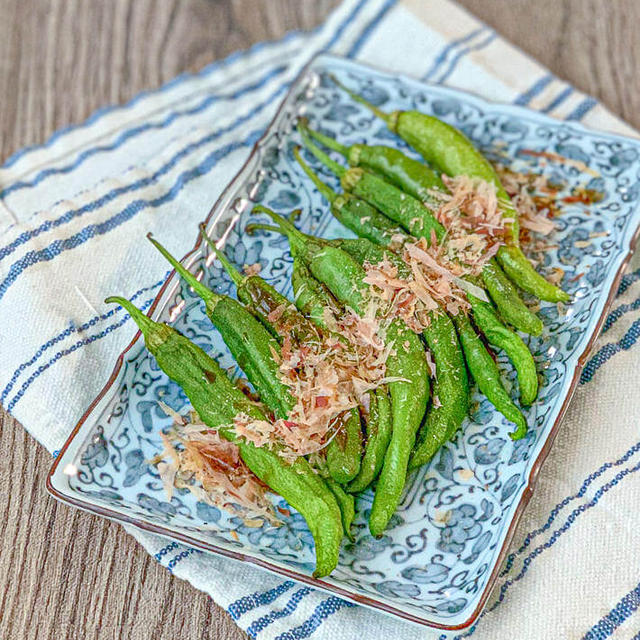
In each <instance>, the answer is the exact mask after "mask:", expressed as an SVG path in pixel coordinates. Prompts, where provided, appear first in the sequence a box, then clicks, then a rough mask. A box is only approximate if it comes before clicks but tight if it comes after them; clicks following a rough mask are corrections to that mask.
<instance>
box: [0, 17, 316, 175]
mask: <svg viewBox="0 0 640 640" xmlns="http://www.w3.org/2000/svg"><path fill="white" fill-rule="evenodd" d="M321 27H322V24H321V25H318V27H316V28H314V29H313V30H311V31H309V32H306V33H309V34H313V33H314V32H316V31H318V30H319V29H320V28H321ZM303 33H305V32H304V31H290V32H289V33H287V34H286V35H285V36H284V37H283V38H281V39H279V40H271V41H267V42H257V43H256V44H254V45H252V46H251V47H249V48H248V49H244V50H242V51H234V52H233V53H232V54H231V55H229V56H227V57H226V58H223V59H222V60H216V61H214V62H212V63H210V64H208V65H206V66H205V67H203V68H202V69H200V71H196V72H195V73H181V74H179V75H177V76H176V77H175V78H172V79H171V80H170V81H169V82H167V83H165V84H164V85H162V86H160V87H158V88H157V89H151V90H148V91H141V92H140V93H138V94H136V95H135V96H134V97H133V98H132V99H131V100H129V102H126V103H125V104H116V105H109V106H106V107H101V108H100V109H97V110H96V111H94V112H93V113H92V114H91V115H90V116H89V117H88V118H87V119H86V120H85V121H84V122H82V123H80V124H73V125H69V126H67V127H63V128H61V129H58V130H57V131H56V132H55V133H54V134H53V135H52V136H51V137H50V138H49V139H48V140H47V141H46V142H44V143H43V144H34V145H29V146H27V147H23V148H22V149H20V150H19V151H16V152H15V153H14V154H12V155H11V156H9V158H7V160H6V161H5V162H4V164H2V165H1V166H0V169H7V168H9V167H11V166H12V165H14V164H15V163H16V162H17V161H18V160H19V159H20V158H22V157H23V156H25V155H27V154H29V153H31V152H33V151H36V150H38V149H46V148H48V147H50V146H51V145H52V144H53V143H54V142H56V141H57V140H58V139H59V138H61V137H63V136H65V135H66V134H68V133H71V132H72V131H77V130H78V129H84V128H86V127H88V126H90V125H92V124H94V123H95V122H97V121H98V120H100V119H101V118H102V117H104V116H105V115H108V114H109V113H112V112H114V111H127V110H129V109H130V108H131V107H133V106H135V105H136V104H137V103H138V102H140V100H142V99H144V98H148V97H150V96H153V95H158V94H161V93H164V92H165V91H167V90H169V89H172V88H173V87H174V86H176V85H178V84H181V83H182V82H185V81H186V80H190V79H193V78H198V77H204V76H207V75H209V74H210V73H213V72H214V71H217V70H218V69H221V68H223V67H226V66H229V65H230V64H232V63H234V62H236V60H239V59H240V58H243V57H248V56H249V55H252V54H254V53H256V52H258V51H261V50H262V49H266V48H270V47H273V46H274V45H278V44H284V43H285V42H288V41H289V40H292V39H294V38H296V37H299V36H300V35H302V34H303Z"/></svg>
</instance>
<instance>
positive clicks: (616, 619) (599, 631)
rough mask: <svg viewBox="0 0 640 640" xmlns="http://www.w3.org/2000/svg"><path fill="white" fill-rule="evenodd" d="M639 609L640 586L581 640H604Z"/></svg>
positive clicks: (628, 594)
mask: <svg viewBox="0 0 640 640" xmlns="http://www.w3.org/2000/svg"><path fill="white" fill-rule="evenodd" d="M639 607H640V584H638V585H637V586H636V588H635V589H632V590H631V591H630V592H629V593H627V595H626V596H625V597H624V598H622V600H620V602H618V604H616V606H615V607H614V608H613V609H611V611H609V613H608V614H607V615H606V616H604V617H603V618H602V619H601V620H600V621H599V622H598V623H597V624H596V625H594V626H593V627H592V628H591V629H590V630H589V631H588V632H587V633H586V634H585V636H584V638H583V639H582V640H605V638H609V637H611V636H612V635H613V632H614V631H615V630H616V629H617V628H618V627H619V626H620V625H621V624H622V623H623V622H624V621H625V620H626V619H627V618H628V617H629V616H630V615H631V614H633V613H635V612H636V611H637V610H638V608H639Z"/></svg>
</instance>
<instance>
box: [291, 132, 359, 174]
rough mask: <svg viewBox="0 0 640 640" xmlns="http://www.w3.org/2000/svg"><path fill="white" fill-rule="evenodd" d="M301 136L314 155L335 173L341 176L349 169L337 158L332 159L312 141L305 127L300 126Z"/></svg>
mask: <svg viewBox="0 0 640 640" xmlns="http://www.w3.org/2000/svg"><path fill="white" fill-rule="evenodd" d="M299 131H300V137H301V138H302V142H303V143H304V146H305V147H306V148H307V149H308V150H309V151H311V153H313V155H314V156H315V157H316V158H317V159H318V160H319V161H320V162H321V163H322V164H323V165H324V166H325V167H327V169H329V171H331V172H332V173H335V174H336V175H337V176H338V177H339V178H341V177H342V176H343V175H344V172H345V171H346V170H347V169H346V168H345V167H343V166H342V165H341V164H338V163H337V162H336V161H335V160H332V159H331V158H330V157H329V156H328V155H327V154H326V153H325V152H324V151H322V149H320V148H319V147H317V146H316V145H315V144H313V142H312V141H311V138H310V137H309V134H308V133H307V131H306V129H305V128H304V127H300V128H299Z"/></svg>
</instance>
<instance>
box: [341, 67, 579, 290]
mask: <svg viewBox="0 0 640 640" xmlns="http://www.w3.org/2000/svg"><path fill="white" fill-rule="evenodd" d="M333 81H334V82H335V83H336V85H337V86H339V87H340V88H342V89H343V90H344V91H345V92H346V93H347V94H349V95H350V96H351V97H352V98H353V99H354V100H356V101H357V102H360V103H361V104H363V105H365V106H366V107H367V108H368V109H370V110H371V111H372V112H373V113H374V114H375V115H376V116H378V117H379V118H381V119H382V120H383V121H384V122H385V124H386V125H387V127H389V129H390V130H391V131H393V132H394V133H397V134H398V135H399V136H400V137H401V138H402V139H403V140H404V141H405V142H406V143H407V144H409V146H411V147H413V148H414V149H415V150H416V151H417V152H418V153H419V154H420V155H421V156H422V157H423V158H424V159H425V160H426V161H427V162H429V163H430V164H431V165H432V166H433V167H435V168H437V169H438V170H439V171H441V172H442V173H445V174H447V175H449V176H457V175H466V176H470V177H472V178H479V179H480V180H484V181H485V182H488V183H490V184H493V185H495V187H496V194H497V196H498V198H499V199H500V201H501V203H502V205H503V207H502V209H503V215H504V216H505V217H506V218H509V219H510V223H509V225H508V230H509V233H508V235H507V245H506V246H503V247H501V248H500V250H499V251H498V254H497V258H498V261H499V262H500V264H501V265H502V267H503V269H504V270H505V272H506V273H507V275H508V276H509V278H511V280H512V281H513V282H514V283H515V284H517V285H518V286H519V287H520V288H521V289H523V290H524V291H527V292H529V293H531V294H533V295H534V296H537V297H538V298H540V299H541V300H547V301H549V302H567V301H568V300H569V295H568V294H567V293H565V292H564V291H563V290H562V289H560V288H559V287H556V286H555V285H554V284H552V283H551V282H548V281H547V280H545V279H544V278H543V277H542V276H541V275H540V274H539V273H538V272H537V271H536V270H535V269H534V268H533V265H532V264H531V263H530V262H529V260H527V258H526V256H525V255H524V253H522V250H521V249H520V238H519V224H518V212H517V211H516V209H515V207H514V206H513V203H512V202H511V198H510V197H509V194H508V193H507V192H506V190H505V188H504V187H503V186H502V183H501V182H500V178H499V177H498V174H497V173H496V171H495V169H494V168H493V167H492V166H491V164H490V163H489V161H488V160H487V159H486V158H485V157H484V156H483V155H482V154H481V153H480V152H479V151H478V150H477V149H476V148H475V146H474V145H473V143H472V142H471V141H470V140H469V138H467V137H466V136H465V135H464V134H463V133H462V131H460V130H458V129H456V128H455V127H452V126H451V125H449V124H447V123H446V122H443V121H442V120H440V119H439V118H436V117H435V116H430V115H428V114H426V113H421V112H420V111H415V110H409V111H393V112H391V113H386V112H384V111H382V110H381V109H379V108H378V107H376V106H374V105H372V104H371V103H370V102H368V101H367V100H365V99H364V98H363V97H362V96H359V95H358V94H356V93H355V92H353V91H351V90H350V89H347V88H346V87H345V86H344V85H343V84H342V83H340V82H339V81H338V80H337V78H335V76H334V77H333Z"/></svg>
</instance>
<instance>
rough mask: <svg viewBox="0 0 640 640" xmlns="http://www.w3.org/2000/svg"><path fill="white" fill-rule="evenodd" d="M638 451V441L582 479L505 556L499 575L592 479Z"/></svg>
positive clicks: (639, 449) (589, 484)
mask: <svg viewBox="0 0 640 640" xmlns="http://www.w3.org/2000/svg"><path fill="white" fill-rule="evenodd" d="M638 451H640V442H636V443H635V444H634V445H633V446H632V447H630V448H629V449H627V451H625V452H624V453H623V454H622V456H620V457H619V458H618V459H617V460H614V461H613V462H605V463H604V464H603V465H601V466H600V467H599V468H598V469H597V470H596V471H594V472H592V473H590V474H589V475H588V476H587V477H586V478H585V480H584V481H583V483H582V485H581V486H580V489H578V491H577V492H576V493H574V494H572V495H570V496H567V497H566V498H564V499H563V500H562V501H561V502H559V503H558V504H557V505H556V506H555V507H554V508H553V509H552V510H551V512H550V513H549V517H548V519H547V521H546V522H545V524H544V525H542V527H540V528H538V529H534V530H533V531H530V532H529V533H528V534H527V535H526V537H525V539H524V541H523V542H522V544H521V545H520V548H519V549H518V550H517V551H515V552H513V553H510V554H509V555H508V556H507V561H506V563H505V567H504V569H503V570H502V572H501V573H500V577H501V578H502V577H504V576H505V575H506V574H507V573H508V572H509V571H510V570H511V567H512V566H513V563H514V561H515V560H516V558H517V557H518V556H519V555H520V554H521V553H522V552H523V551H525V550H526V549H527V548H528V547H529V545H530V544H531V541H532V540H533V539H534V538H535V537H536V536H538V535H540V534H541V533H544V532H545V531H547V530H548V529H549V528H550V527H551V525H552V524H553V522H554V521H555V519H556V517H557V516H558V514H559V513H560V512H561V511H562V510H563V509H564V508H565V507H566V506H567V505H568V504H570V503H571V502H573V501H574V500H577V499H578V498H582V497H583V496H584V495H585V494H586V492H587V489H588V488H589V487H590V486H591V484H592V483H593V481H594V480H597V479H598V478H599V477H600V476H602V474H604V473H605V472H606V471H607V470H609V469H613V468H614V467H619V466H621V465H623V464H624V463H625V462H627V461H628V460H629V458H631V457H632V456H633V455H635V454H636V453H638Z"/></svg>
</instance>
